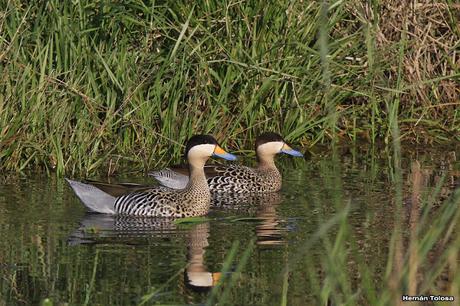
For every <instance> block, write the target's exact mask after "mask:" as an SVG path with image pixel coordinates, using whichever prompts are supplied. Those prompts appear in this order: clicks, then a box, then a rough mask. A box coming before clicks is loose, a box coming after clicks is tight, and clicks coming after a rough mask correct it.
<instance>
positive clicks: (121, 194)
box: [67, 135, 236, 218]
mask: <svg viewBox="0 0 460 306" xmlns="http://www.w3.org/2000/svg"><path fill="white" fill-rule="evenodd" d="M185 156H186V158H187V161H188V164H189V173H190V175H189V180H188V183H187V185H186V186H185V188H184V189H181V190H171V189H168V188H165V187H161V186H159V187H151V186H150V187H149V186H140V185H135V184H118V185H110V184H105V183H96V182H85V183H83V182H77V181H72V180H69V179H67V181H68V182H69V184H70V186H71V187H72V189H73V190H74V191H75V193H76V195H77V196H78V197H79V198H80V200H81V201H82V202H83V204H84V205H85V206H86V207H87V208H89V209H90V210H91V211H94V212H98V213H106V214H123V215H135V216H149V217H173V218H181V217H193V216H201V215H205V214H207V213H208V210H209V204H210V200H211V193H210V191H209V186H208V183H207V181H206V176H205V174H204V170H203V167H204V165H205V163H206V161H207V160H208V159H209V157H211V156H217V157H221V158H223V159H227V160H235V159H236V156H234V155H233V154H230V153H227V152H225V151H224V150H223V149H222V148H221V147H220V146H219V144H218V143H217V141H216V140H215V139H214V138H213V137H212V136H210V135H195V136H193V137H191V138H190V140H189V141H188V142H187V145H186V148H185Z"/></svg>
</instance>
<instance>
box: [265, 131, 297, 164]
mask: <svg viewBox="0 0 460 306" xmlns="http://www.w3.org/2000/svg"><path fill="white" fill-rule="evenodd" d="M278 153H284V154H288V155H292V156H298V157H303V154H302V153H300V152H299V151H296V150H294V149H293V148H291V147H290V146H289V145H288V144H287V143H286V142H285V141H284V139H283V137H281V136H280V135H279V134H276V133H273V132H266V133H263V134H260V135H259V136H257V138H256V154H257V158H258V159H259V160H270V159H273V157H274V156H275V155H276V154H278Z"/></svg>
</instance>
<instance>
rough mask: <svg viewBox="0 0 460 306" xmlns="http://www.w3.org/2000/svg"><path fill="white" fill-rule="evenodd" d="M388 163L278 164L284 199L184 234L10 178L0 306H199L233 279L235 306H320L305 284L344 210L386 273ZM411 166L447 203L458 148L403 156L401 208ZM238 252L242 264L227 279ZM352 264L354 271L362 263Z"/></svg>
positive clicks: (4, 187) (370, 155) (318, 160)
mask: <svg viewBox="0 0 460 306" xmlns="http://www.w3.org/2000/svg"><path fill="white" fill-rule="evenodd" d="M390 155H391V152H386V151H385V150H373V151H372V150H370V151H369V150H358V149H356V150H350V149H344V150H342V151H341V152H339V160H338V161H337V162H334V161H333V158H332V155H331V154H330V153H328V152H325V153H322V154H316V155H313V156H311V157H309V158H307V159H306V160H299V159H290V158H281V159H280V160H279V162H278V165H279V168H280V169H281V170H282V172H283V177H284V181H283V189H282V192H281V193H280V194H273V195H269V196H266V197H262V198H255V199H254V198H253V199H248V200H246V201H243V203H242V204H240V205H238V207H236V208H228V207H224V208H217V209H213V210H212V211H211V213H210V215H209V216H210V221H207V222H204V223H200V224H187V225H176V224H175V223H171V222H167V221H164V220H159V219H142V218H138V219H136V218H134V219H132V218H131V219H130V218H126V217H125V218H116V217H111V216H104V215H97V214H89V213H86V212H85V208H84V207H83V206H82V204H81V203H80V202H79V200H78V199H77V197H76V196H75V195H74V194H73V192H72V190H71V189H70V188H69V186H68V185H67V184H66V182H65V181H64V180H63V179H58V178H55V177H45V176H32V177H30V176H29V177H21V176H7V175H3V176H2V178H1V180H2V181H1V184H0V274H1V279H0V305H29V304H39V303H40V302H41V301H42V300H43V299H45V298H50V299H51V300H52V301H53V302H54V303H55V305H60V304H65V303H68V304H70V305H81V304H85V303H86V304H88V305H136V304H138V303H141V302H142V297H143V296H149V297H150V300H149V301H148V302H147V303H146V304H154V303H160V304H168V305H172V304H173V305H177V304H179V305H183V304H201V303H205V302H206V301H207V300H208V299H209V298H210V296H211V291H212V288H213V286H214V285H216V284H217V283H218V282H219V279H220V280H221V281H222V280H223V279H227V280H226V281H224V282H222V283H223V285H222V287H221V288H220V291H219V294H220V295H221V294H223V293H224V292H225V294H226V295H227V296H226V299H227V300H228V301H230V303H231V304H233V305H279V304H280V303H281V301H282V296H283V285H285V284H286V283H288V284H289V288H288V289H287V288H285V290H287V300H288V305H316V303H317V301H318V299H317V298H318V297H315V296H314V294H313V292H315V286H317V284H313V283H312V282H311V278H310V277H308V275H309V273H316V274H317V275H318V278H319V279H321V275H323V276H324V274H326V273H328V272H327V270H324V269H322V268H321V264H320V263H321V260H322V258H323V257H324V255H325V252H327V250H326V249H327V248H325V247H323V246H320V245H322V244H319V242H320V241H321V238H318V237H321V235H322V234H325V235H328V236H329V237H334V236H335V235H336V234H337V233H336V229H335V227H334V226H331V227H326V228H327V229H328V231H327V232H326V233H319V232H318V230H319V229H320V228H321V226H322V225H325V224H327V222H329V221H330V220H331V219H333V218H334V216H335V215H337V214H340V213H341V212H343V211H348V218H347V220H348V221H347V222H349V224H350V225H351V229H352V231H353V236H354V237H355V242H356V243H357V245H358V250H359V253H361V255H362V256H363V258H365V259H366V260H367V261H369V262H370V264H371V265H372V266H373V267H375V275H379V272H380V274H382V273H383V272H384V271H379V270H383V269H384V267H385V264H386V260H387V257H388V242H389V240H390V238H391V233H392V228H393V222H394V205H395V199H394V194H395V193H394V185H393V183H392V182H393V175H392V166H391V163H390V160H391V158H389V156H390ZM414 162H417V163H419V164H420V166H421V172H422V173H423V178H424V180H423V182H422V184H421V187H422V194H430V193H431V192H432V191H433V187H434V186H435V185H436V183H437V182H438V181H439V180H440V178H441V177H442V176H443V175H445V176H446V180H445V182H444V183H443V185H442V186H443V187H442V189H441V197H443V198H446V197H448V196H449V194H450V193H451V192H452V190H453V189H454V186H455V184H456V177H457V174H458V171H459V168H460V167H459V166H460V164H459V163H458V162H457V160H456V156H455V151H454V150H450V149H443V150H428V151H427V150H417V149H415V148H412V149H411V151H410V152H409V153H408V154H405V155H404V158H403V162H402V167H403V182H402V184H403V198H404V201H405V203H406V202H407V201H408V200H407V199H406V198H407V197H410V195H409V194H408V190H410V189H411V186H412V185H411V184H412V181H411V170H410V169H411V167H412V166H413V164H414ZM117 180H119V181H124V182H126V181H133V178H132V177H131V178H129V177H126V178H125V177H123V178H117ZM136 181H137V182H151V180H150V179H149V178H137V179H136ZM222 202H223V204H225V200H223V201H222ZM229 203H232V202H231V201H230V200H229ZM406 205H409V204H407V203H406ZM227 206H228V205H227ZM232 248H233V249H234V250H235V251H236V253H235V256H234V257H233V258H230V260H231V259H232V260H231V261H230V260H229V262H228V264H229V266H228V269H227V271H226V272H224V273H221V271H222V270H223V269H224V268H225V267H224V263H225V262H226V258H229V256H231V255H232V254H231V250H232ZM248 249H249V251H250V252H249V251H248V252H246V253H245V251H246V250H248ZM245 254H246V255H249V257H248V260H247V263H246V265H245V266H244V268H243V269H242V271H241V272H240V271H239V269H240V268H242V267H241V266H240V265H239V263H240V262H241V260H243V259H244V256H245ZM305 258H308V259H307V260H306V259H305ZM348 264H349V265H350V266H351V270H352V271H353V270H356V269H354V268H353V267H354V266H355V265H359V263H356V262H349V263H348ZM231 277H234V278H235V281H234V282H233V283H232V284H230V283H229V279H230V278H231ZM149 294H150V295H149Z"/></svg>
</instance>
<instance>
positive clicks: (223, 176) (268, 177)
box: [208, 165, 281, 193]
mask: <svg viewBox="0 0 460 306" xmlns="http://www.w3.org/2000/svg"><path fill="white" fill-rule="evenodd" d="M215 172H216V174H215V176H213V177H210V178H208V184H209V188H210V189H211V191H213V192H232V193H252V192H274V191H278V190H279V189H280V188H281V175H280V174H279V172H278V170H277V169H276V168H275V169H265V170H260V169H254V168H250V167H246V166H237V165H232V166H228V167H220V168H216V169H215Z"/></svg>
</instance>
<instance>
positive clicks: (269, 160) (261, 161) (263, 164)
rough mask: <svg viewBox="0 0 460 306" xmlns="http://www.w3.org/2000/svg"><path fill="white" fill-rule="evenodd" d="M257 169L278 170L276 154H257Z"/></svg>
mask: <svg viewBox="0 0 460 306" xmlns="http://www.w3.org/2000/svg"><path fill="white" fill-rule="evenodd" d="M257 160H258V163H257V169H259V170H261V171H270V170H271V171H273V170H274V171H278V169H277V168H276V165H275V156H274V155H273V156H272V155H270V156H265V155H259V156H257Z"/></svg>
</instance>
